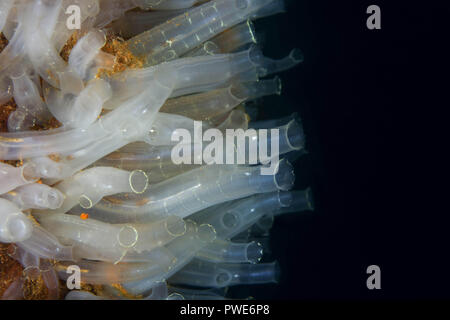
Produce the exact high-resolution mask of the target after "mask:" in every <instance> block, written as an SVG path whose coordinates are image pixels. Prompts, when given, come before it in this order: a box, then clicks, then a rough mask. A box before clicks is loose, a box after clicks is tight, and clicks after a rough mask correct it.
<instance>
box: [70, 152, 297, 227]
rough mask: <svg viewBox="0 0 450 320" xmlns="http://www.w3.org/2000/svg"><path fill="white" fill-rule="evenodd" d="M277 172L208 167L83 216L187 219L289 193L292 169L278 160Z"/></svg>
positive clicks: (112, 219) (101, 205)
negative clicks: (133, 200)
mask: <svg viewBox="0 0 450 320" xmlns="http://www.w3.org/2000/svg"><path fill="white" fill-rule="evenodd" d="M276 172H277V173H276V174H275V175H261V167H260V166H253V167H246V166H233V165H228V166H223V165H207V166H204V167H201V168H199V169H195V170H192V171H189V172H186V173H184V174H181V175H179V176H176V177H173V178H171V179H168V180H166V181H163V182H161V183H158V184H156V185H153V186H151V187H150V188H149V189H148V191H147V192H146V194H145V196H146V200H145V201H141V203H139V204H136V203H129V204H114V203H108V204H105V203H104V202H101V203H99V204H98V205H97V206H95V207H94V208H92V209H90V210H88V211H86V212H88V213H89V214H91V215H92V217H93V218H94V219H98V220H102V221H109V222H111V223H120V222H144V221H152V220H155V219H160V218H161V217H166V216H168V215H175V216H179V217H187V216H189V215H191V214H193V213H195V212H197V211H199V210H202V209H205V208H207V207H210V206H213V205H215V204H218V203H222V202H225V201H230V200H234V199H239V198H243V197H246V196H250V195H253V194H256V193H266V192H272V191H275V190H289V189H290V188H291V187H292V185H293V182H294V179H295V175H294V172H293V169H292V166H291V165H290V164H289V163H288V162H287V161H285V160H281V161H280V162H279V163H278V164H277V166H276ZM174 194H176V195H177V196H176V197H174V196H173V195H174ZM74 212H76V211H74Z"/></svg>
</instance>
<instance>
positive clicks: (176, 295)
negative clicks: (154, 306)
mask: <svg viewBox="0 0 450 320" xmlns="http://www.w3.org/2000/svg"><path fill="white" fill-rule="evenodd" d="M167 300H185V299H184V296H183V295H182V294H179V293H176V292H174V293H171V294H169V295H168V296H167Z"/></svg>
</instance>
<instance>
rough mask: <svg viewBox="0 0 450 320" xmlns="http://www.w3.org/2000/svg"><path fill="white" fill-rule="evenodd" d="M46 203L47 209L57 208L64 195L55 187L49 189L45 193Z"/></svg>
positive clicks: (60, 204) (61, 202)
mask: <svg viewBox="0 0 450 320" xmlns="http://www.w3.org/2000/svg"><path fill="white" fill-rule="evenodd" d="M45 198H46V200H47V202H46V204H47V206H48V208H49V209H57V208H60V207H61V206H62V204H63V202H64V195H63V194H62V193H61V192H60V191H58V190H56V189H50V190H48V192H47V193H46V197H45Z"/></svg>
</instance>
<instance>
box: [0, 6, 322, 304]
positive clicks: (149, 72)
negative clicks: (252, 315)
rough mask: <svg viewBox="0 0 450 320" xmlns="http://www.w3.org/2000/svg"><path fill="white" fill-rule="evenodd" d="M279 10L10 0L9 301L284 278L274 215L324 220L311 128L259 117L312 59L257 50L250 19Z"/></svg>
mask: <svg viewBox="0 0 450 320" xmlns="http://www.w3.org/2000/svg"><path fill="white" fill-rule="evenodd" d="M284 10H285V6H284V3H283V1H282V0H210V1H205V0H202V1H195V0H189V1H186V0H157V1H155V0H2V2H1V3H0V31H1V32H2V33H1V38H0V131H1V133H0V160H1V162H0V297H1V298H2V299H64V298H65V299H88V300H104V299H147V300H156V299H168V300H171V299H219V300H220V299H227V298H230V297H228V296H227V288H229V287H231V286H237V285H244V286H247V285H252V284H264V283H274V282H275V283H276V282H277V281H278V277H279V273H280V269H281V270H282V266H281V267H280V266H279V265H278V264H277V262H276V261H270V260H269V261H267V257H266V256H265V254H264V252H265V250H266V249H268V250H267V251H269V250H270V248H268V247H267V246H268V239H269V238H268V237H269V231H270V228H271V226H272V224H273V219H274V218H275V217H276V216H278V215H281V214H287V213H294V212H304V211H311V210H313V200H312V194H311V190H310V189H306V190H295V191H293V190H291V189H292V187H293V185H294V181H295V174H294V170H293V166H292V165H291V162H294V161H295V160H296V159H298V157H300V156H301V155H303V154H304V153H305V136H304V133H303V128H302V125H301V120H300V119H299V118H298V116H297V115H295V114H294V115H292V116H290V117H287V118H286V117H284V118H283V117H282V116H283V115H282V114H280V118H279V119H273V120H269V121H267V120H266V121H255V118H256V116H257V107H260V106H259V105H260V104H261V103H260V102H261V99H263V97H265V96H269V95H280V94H282V92H281V91H282V85H281V81H280V79H279V78H278V77H277V76H276V74H277V73H279V72H282V71H285V70H287V69H290V68H292V67H295V66H296V65H298V64H299V63H301V62H302V61H303V56H302V53H301V51H300V50H298V49H294V50H292V51H291V53H289V55H288V56H286V57H285V58H282V59H272V58H269V57H265V56H264V55H263V53H262V48H261V45H260V43H259V37H258V34H260V32H259V31H258V30H255V27H254V25H253V23H252V21H253V20H256V19H263V18H265V17H267V16H270V15H274V14H281V13H282V12H283V11H284ZM262 31H263V30H262ZM249 114H250V115H249ZM275 249H276V248H275ZM281 272H282V271H281ZM242 298H245V297H242Z"/></svg>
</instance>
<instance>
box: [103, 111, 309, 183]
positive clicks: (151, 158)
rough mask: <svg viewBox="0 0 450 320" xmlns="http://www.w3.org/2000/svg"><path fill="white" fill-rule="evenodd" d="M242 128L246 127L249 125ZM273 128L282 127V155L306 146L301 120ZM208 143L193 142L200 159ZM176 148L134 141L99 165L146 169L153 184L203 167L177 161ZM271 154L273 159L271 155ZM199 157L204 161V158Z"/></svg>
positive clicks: (271, 139) (256, 132)
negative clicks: (175, 161)
mask: <svg viewBox="0 0 450 320" xmlns="http://www.w3.org/2000/svg"><path fill="white" fill-rule="evenodd" d="M232 116H233V115H231V117H232ZM229 119H230V121H231V120H232V119H231V118H229ZM225 122H226V124H223V125H224V126H225V127H226V128H231V127H230V125H231V123H230V122H229V121H225ZM241 128H243V129H245V127H241ZM273 129H278V130H279V136H278V144H279V149H278V153H279V155H284V154H286V153H288V152H291V151H293V150H298V149H301V148H303V145H304V135H303V130H302V127H301V125H300V124H299V123H298V122H296V121H290V122H289V123H288V124H286V125H284V126H281V127H279V128H273ZM259 136H261V134H260V133H259V132H258V131H255V132H254V135H250V138H251V137H259ZM265 143H266V144H267V146H268V150H270V149H271V144H272V143H274V137H272V136H271V135H267V136H266V142H265ZM234 144H235V148H233V150H232V152H234V153H235V154H234V156H233V159H236V158H237V154H238V152H239V150H240V149H239V148H238V147H237V145H236V144H237V142H236V141H234ZM207 145H208V144H207V143H204V144H203V145H200V144H194V143H193V144H191V150H193V153H194V159H197V157H196V156H195V155H196V154H197V155H201V154H203V151H204V150H205V148H206V147H207ZM172 150H173V146H157V147H155V146H151V145H149V144H146V143H133V144H129V145H127V146H125V147H123V148H122V149H120V150H118V151H117V152H114V153H112V154H110V155H108V156H107V157H105V158H103V159H101V160H99V161H98V162H97V163H96V164H97V165H102V166H113V167H116V168H120V169H124V170H135V169H140V170H143V171H145V172H146V173H147V175H148V177H149V183H150V184H154V183H157V182H160V181H162V180H166V179H169V178H171V177H173V176H176V175H178V174H181V173H183V172H185V171H188V170H192V169H195V168H197V167H198V166H199V165H195V164H176V163H174V162H173V160H172ZM194 150H195V151H194ZM197 151H198V152H197ZM223 154H224V156H225V150H223ZM268 156H269V158H270V154H269V155H268ZM198 159H199V160H201V159H200V158H198ZM264 159H265V158H264ZM223 161H224V163H225V161H226V159H225V158H224V159H223ZM245 161H246V163H247V164H249V159H248V158H246V159H245ZM256 161H257V162H258V161H261V159H260V158H259V157H257V159H256ZM193 163H196V162H193Z"/></svg>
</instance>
